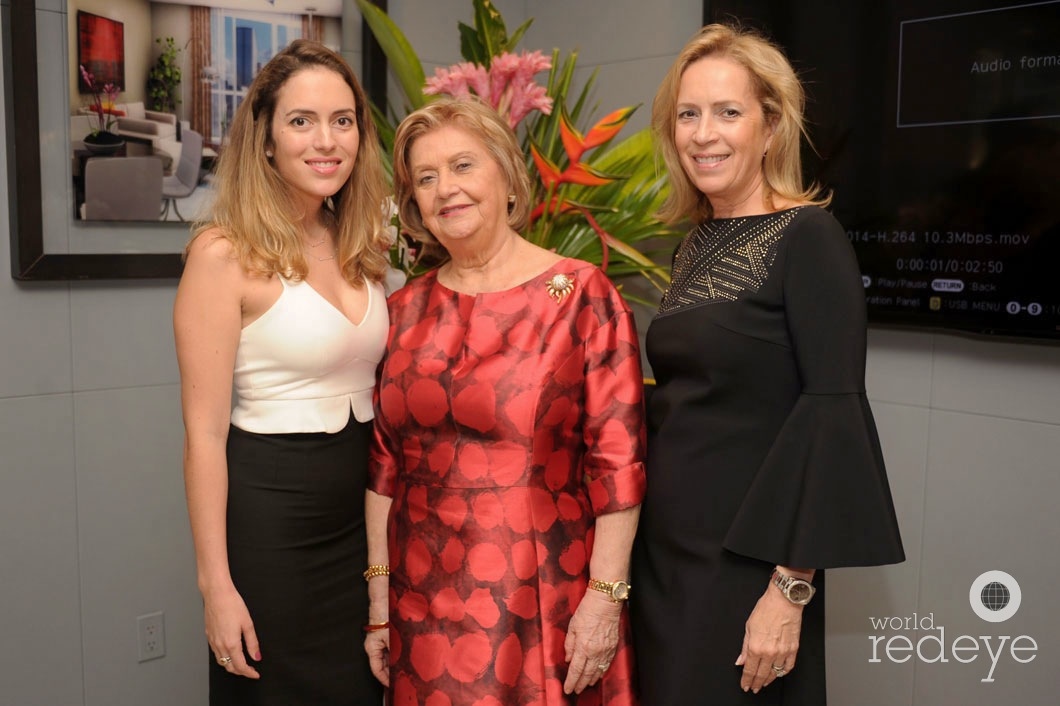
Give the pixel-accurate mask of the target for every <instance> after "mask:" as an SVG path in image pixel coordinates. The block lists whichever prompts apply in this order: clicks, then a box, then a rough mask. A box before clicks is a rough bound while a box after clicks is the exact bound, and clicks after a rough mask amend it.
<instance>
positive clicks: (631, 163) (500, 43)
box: [356, 0, 681, 304]
mask: <svg viewBox="0 0 1060 706" xmlns="http://www.w3.org/2000/svg"><path fill="white" fill-rule="evenodd" d="M356 2H357V6H358V8H359V9H360V11H361V14H362V16H363V17H364V19H365V21H366V22H367V24H368V26H369V28H370V29H371V31H372V33H373V34H374V35H375V37H376V39H377V41H378V42H379V44H380V46H381V47H382V49H383V53H384V54H385V55H386V57H387V61H388V63H389V66H390V68H391V70H392V71H393V73H394V76H395V78H396V79H397V81H398V83H399V85H400V86H401V90H402V93H403V94H404V96H403V98H404V101H403V106H402V108H403V109H404V112H403V113H402V115H404V114H406V113H408V112H411V111H412V110H415V109H417V108H419V107H421V106H422V105H424V104H425V103H426V102H427V101H429V100H431V99H432V97H433V96H435V95H443V94H444V95H449V96H455V97H464V96H468V95H472V94H473V95H476V96H479V97H480V98H482V99H483V100H486V101H487V102H489V104H490V105H492V106H493V107H494V108H495V109H496V110H497V111H498V112H499V113H500V114H501V115H502V116H504V117H505V119H507V121H508V124H509V125H510V126H512V128H513V129H514V130H515V131H516V135H517V137H519V139H520V140H521V143H522V145H523V148H524V152H525V154H526V155H527V168H528V170H529V172H530V177H531V180H532V181H533V182H534V187H535V190H534V199H535V208H534V209H533V212H532V217H531V225H530V227H529V229H528V231H527V232H525V233H523V235H524V236H525V237H526V238H527V240H529V241H530V242H533V243H536V244H538V245H540V246H542V247H545V248H548V249H551V250H554V251H556V252H558V253H560V254H562V255H566V256H569V257H577V258H581V259H583V260H588V261H589V262H593V263H595V264H597V265H599V266H600V267H601V268H602V269H604V270H605V271H606V272H607V273H608V275H609V276H610V277H612V279H616V278H621V277H624V276H626V275H632V274H637V275H640V276H641V277H643V278H644V279H645V280H647V281H648V282H649V283H650V284H651V285H653V286H654V287H655V288H656V289H657V290H658V291H660V292H661V291H662V290H663V289H665V287H666V286H667V284H668V283H669V276H668V274H667V271H666V268H665V267H660V266H659V265H658V264H656V262H655V257H654V256H656V255H658V253H656V252H654V251H652V250H651V249H650V248H651V247H652V244H653V243H654V247H655V248H657V249H658V250H660V251H665V252H667V253H668V252H669V251H670V250H671V249H672V246H673V238H677V237H680V235H681V233H679V232H678V231H677V230H676V229H674V228H673V227H671V226H668V225H666V224H663V223H662V222H660V221H659V220H658V219H656V218H655V213H656V211H657V210H658V208H659V206H660V205H661V202H662V199H663V197H664V193H663V189H664V186H665V179H666V177H665V173H661V170H659V169H657V168H656V164H655V158H654V151H653V146H652V141H651V135H650V133H649V131H648V130H647V129H644V130H640V131H638V132H636V133H634V134H633V135H630V136H628V137H626V138H625V139H624V140H621V141H619V139H618V134H619V133H620V132H621V130H622V128H623V127H625V125H626V123H627V122H628V121H629V119H630V117H631V116H632V115H633V113H634V111H635V110H636V109H637V107H638V106H628V107H624V108H619V109H617V110H614V111H612V112H610V113H608V114H607V115H605V116H603V117H602V118H600V119H599V120H597V121H596V122H595V123H593V124H592V125H589V126H587V127H584V128H581V127H579V125H580V124H582V123H584V122H588V120H589V118H590V117H591V114H592V112H593V110H594V109H595V108H590V107H589V99H590V94H591V91H592V85H593V82H594V81H595V78H596V72H593V74H592V76H590V78H589V80H588V81H587V82H586V83H585V84H584V86H583V88H582V89H581V90H580V91H579V92H577V94H574V91H573V88H572V84H573V76H574V69H575V64H576V61H577V54H576V53H575V52H571V53H569V54H567V55H566V57H565V58H563V59H562V60H561V57H560V52H559V50H558V49H554V50H553V51H552V55H551V57H549V56H546V55H544V54H542V52H540V51H532V52H528V51H525V50H523V51H521V52H518V53H516V45H517V44H518V43H519V41H520V40H521V39H522V37H523V35H524V34H525V32H526V30H527V29H528V28H529V26H530V24H531V23H532V22H533V18H531V19H529V20H527V21H526V22H524V23H523V24H522V25H521V26H520V27H519V28H517V29H516V31H515V32H514V33H512V34H511V35H509V34H508V31H507V27H506V25H505V23H504V18H503V17H502V16H501V14H500V12H498V11H497V9H496V8H495V7H494V6H493V4H492V2H491V1H490V0H472V7H473V12H474V27H471V26H469V25H467V24H464V23H463V22H460V23H458V30H459V34H460V51H461V55H462V57H463V59H464V61H463V62H461V63H458V64H455V65H453V66H450V67H448V68H440V69H436V71H435V74H434V76H433V77H431V78H427V77H425V76H424V72H423V66H422V64H421V63H420V61H419V59H418V57H417V55H416V53H415V52H414V51H413V49H412V46H411V45H410V44H409V42H408V40H407V39H406V37H405V36H404V34H403V33H402V32H401V30H400V29H399V28H398V27H397V26H396V25H395V24H394V23H393V21H392V20H390V18H389V17H387V15H386V14H385V13H384V12H383V11H382V10H380V9H379V8H378V7H376V6H375V5H373V4H372V3H371V2H368V0H356ZM546 70H547V71H548V72H549V73H548V78H547V82H546V83H545V84H544V85H542V84H538V83H537V82H536V81H535V77H536V76H537V75H538V74H539V73H541V72H544V71H546ZM572 94H574V95H572ZM372 109H373V115H374V118H375V122H376V125H377V127H378V128H379V132H380V135H381V136H382V139H383V143H384V147H385V149H386V152H387V153H390V152H392V148H393V139H394V131H395V129H396V126H397V123H398V121H399V115H398V114H397V112H396V111H395V110H394V109H393V108H392V107H389V106H373V108H372ZM392 252H393V253H394V256H393V260H394V265H395V266H396V267H399V268H401V269H404V270H405V271H406V272H407V273H409V274H410V275H415V274H417V273H418V272H419V271H420V270H421V269H422V264H423V263H420V262H419V261H418V260H417V255H418V250H417V248H416V246H415V244H414V243H411V242H409V240H408V239H407V237H406V236H401V237H399V238H398V242H397V244H396V246H395V248H394V249H393V251H392ZM623 294H624V295H625V296H626V297H627V298H628V299H631V300H633V301H646V300H644V299H643V298H642V297H641V296H639V295H636V294H634V293H631V292H630V291H629V290H628V289H623ZM646 303H649V304H650V303H651V302H646Z"/></svg>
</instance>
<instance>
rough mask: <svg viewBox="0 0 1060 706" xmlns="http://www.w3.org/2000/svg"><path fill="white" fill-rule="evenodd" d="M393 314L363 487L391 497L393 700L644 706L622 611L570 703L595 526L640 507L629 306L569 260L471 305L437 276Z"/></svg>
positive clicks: (416, 285)
mask: <svg viewBox="0 0 1060 706" xmlns="http://www.w3.org/2000/svg"><path fill="white" fill-rule="evenodd" d="M389 305H390V317H391V319H390V320H391V327H390V336H389V343H388V353H387V357H386V359H385V360H384V362H383V366H382V369H381V381H380V386H379V392H378V398H377V414H376V422H375V439H374V443H373V452H372V455H373V458H372V460H373V464H372V469H373V470H372V478H371V481H370V487H371V488H372V489H373V490H374V491H376V492H378V493H381V494H383V495H387V496H391V497H393V499H394V503H393V505H392V509H391V514H390V521H389V524H388V535H389V536H388V544H389V549H390V564H391V575H390V621H391V629H390V664H391V675H390V683H391V693H390V699H391V702H392V703H394V704H400V705H401V706H405V705H406V704H407V705H412V704H416V705H419V704H425V705H426V706H463V705H467V706H521V705H530V704H534V705H542V706H559V705H561V704H577V705H578V706H589V705H596V704H606V705H608V706H625V705H632V704H636V703H637V699H636V695H635V690H634V689H635V685H634V683H633V674H634V665H633V652H632V649H631V647H630V641H629V624H628V616H627V613H626V611H625V610H624V611H623V615H622V624H621V638H620V642H619V649H618V653H617V655H616V657H615V659H614V661H613V662H612V664H611V668H610V669H609V670H608V671H607V673H606V674H605V675H604V677H603V679H601V681H600V682H599V683H598V684H597V685H596V686H594V687H591V688H589V689H586V690H585V691H584V692H583V693H582V694H580V695H573V694H572V695H570V696H567V695H564V694H563V681H564V679H565V678H566V674H567V664H566V662H565V661H564V646H563V643H564V640H565V638H566V631H567V625H568V623H569V621H570V618H571V616H572V614H573V612H574V609H575V608H576V607H577V605H578V603H579V601H580V600H581V598H582V596H583V595H584V594H585V591H586V585H587V582H588V579H589V576H588V570H589V568H588V567H589V557H590V555H591V553H592V547H593V532H594V526H595V523H594V518H595V517H596V516H597V515H600V514H604V513H608V512H614V511H617V510H621V509H625V508H630V507H633V506H636V505H638V504H639V503H640V502H641V499H642V497H643V495H644V487H645V477H644V466H643V464H642V462H641V456H642V449H643V402H642V395H643V378H642V375H641V366H640V353H639V350H638V345H637V336H636V331H635V328H634V323H633V317H632V314H631V313H630V311H629V309H628V307H627V306H626V304H625V302H624V301H623V300H622V298H621V296H620V295H619V294H618V292H617V291H616V290H615V288H614V286H613V285H612V284H611V282H610V281H609V280H608V279H607V277H606V276H605V275H604V274H603V273H602V272H600V270H598V269H597V268H595V267H594V266H592V265H590V264H588V263H585V262H581V261H579V260H571V259H566V260H563V261H561V262H559V263H557V264H556V265H554V266H553V267H551V268H549V269H548V270H547V271H546V272H544V273H542V274H541V275H538V276H537V277H535V278H533V279H531V280H530V281H528V282H526V283H524V284H522V285H519V286H517V287H515V288H513V289H509V290H505V291H501V292H490V293H484V294H479V295H475V296H472V295H467V294H461V293H458V292H455V291H453V290H450V289H448V288H446V287H445V286H443V285H441V284H439V283H438V281H437V278H436V276H435V274H434V273H430V274H427V275H425V276H423V277H420V278H418V279H416V280H414V281H413V282H412V283H411V284H409V285H408V286H407V287H405V288H404V289H402V290H400V291H398V292H396V293H395V294H394V295H393V296H392V297H391V298H390V302H389ZM599 578H602V579H605V580H614V579H617V578H620V577H611V576H608V577H599ZM634 590H636V588H635V587H634Z"/></svg>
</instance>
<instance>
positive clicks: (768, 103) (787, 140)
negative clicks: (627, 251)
mask: <svg viewBox="0 0 1060 706" xmlns="http://www.w3.org/2000/svg"><path fill="white" fill-rule="evenodd" d="M708 56H713V57H722V58H725V59H729V60H731V61H734V62H735V63H737V64H739V65H740V66H742V67H744V68H745V69H747V71H748V73H749V74H750V75H751V86H752V88H753V89H754V92H755V95H756V96H757V98H758V100H759V102H760V103H761V105H762V114H763V115H764V117H765V119H766V123H767V124H768V125H770V126H771V127H772V128H773V130H774V132H773V140H772V143H771V146H770V149H769V152H768V153H767V154H766V155H765V157H764V158H763V160H762V175H763V178H764V182H765V187H766V199H767V200H769V201H771V200H772V197H773V195H777V196H780V197H781V198H783V199H786V200H791V201H795V202H798V203H803V204H815V205H818V206H825V205H827V204H828V203H829V201H831V196H829V195H825V196H822V195H821V188H820V186H818V185H816V184H811V185H810V186H809V187H807V186H804V185H803V181H802V159H801V157H800V154H799V141H800V138H802V137H805V138H806V140H807V142H809V139H810V138H809V135H807V134H806V127H805V121H804V118H803V110H804V107H805V104H806V96H805V93H804V91H803V88H802V84H801V83H800V82H799V78H798V76H796V75H795V70H794V69H793V68H792V67H791V64H790V63H789V62H788V60H787V58H785V56H784V53H783V52H782V51H781V50H780V49H779V48H778V47H777V46H776V45H775V44H773V43H772V42H770V41H769V40H768V39H766V38H764V37H763V36H761V35H760V34H758V33H756V32H754V31H752V30H748V29H743V28H740V27H732V26H729V25H723V24H711V25H707V26H706V27H703V28H702V29H701V30H699V32H697V33H696V34H695V36H693V37H692V39H690V40H689V42H688V43H687V44H686V45H685V46H684V48H683V49H682V50H681V53H680V54H678V56H677V59H676V60H675V61H674V63H673V65H672V66H671V67H670V70H669V71H668V72H667V74H666V77H665V78H663V81H662V84H661V85H660V86H659V90H658V92H656V94H655V101H654V102H653V103H652V112H651V124H652V130H653V132H654V134H655V140H656V144H657V145H658V147H659V151H660V152H661V153H662V157H663V161H664V162H665V163H666V169H667V172H668V173H669V175H670V192H669V194H668V195H667V198H666V201H665V202H664V203H663V205H662V207H661V208H660V209H659V213H658V216H659V218H660V219H662V220H664V221H666V222H668V223H675V222H677V221H681V220H683V219H685V218H689V219H691V220H692V221H693V222H695V223H700V222H702V221H708V220H710V219H711V218H713V217H714V209H713V207H712V206H711V205H710V200H709V199H708V198H707V196H706V195H705V194H703V193H702V192H701V191H699V189H697V188H696V186H695V184H694V183H693V182H692V180H691V179H689V178H688V175H687V174H686V173H685V170H684V168H683V167H682V166H681V160H680V157H679V156H678V154H677V146H676V145H675V144H674V128H675V126H676V123H677V98H678V93H679V92H680V90H681V77H682V76H683V75H684V73H685V70H686V69H687V68H688V67H689V66H691V65H692V64H694V63H695V62H697V61H699V60H700V59H703V58H706V57H708Z"/></svg>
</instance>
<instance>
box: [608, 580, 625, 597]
mask: <svg viewBox="0 0 1060 706" xmlns="http://www.w3.org/2000/svg"><path fill="white" fill-rule="evenodd" d="M611 596H612V597H613V598H614V599H615V600H616V601H624V600H626V599H627V598H629V584H628V583H626V582H625V581H619V582H618V583H616V584H615V586H614V588H612V589H611Z"/></svg>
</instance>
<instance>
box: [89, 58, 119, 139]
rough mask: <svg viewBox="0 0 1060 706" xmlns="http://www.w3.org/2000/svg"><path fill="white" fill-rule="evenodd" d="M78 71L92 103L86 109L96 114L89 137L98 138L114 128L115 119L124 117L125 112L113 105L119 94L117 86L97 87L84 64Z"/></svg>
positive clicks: (105, 85) (94, 78)
mask: <svg viewBox="0 0 1060 706" xmlns="http://www.w3.org/2000/svg"><path fill="white" fill-rule="evenodd" d="M80 69H81V78H82V79H83V80H84V82H85V85H87V86H88V90H89V91H91V92H92V103H91V105H89V106H88V109H89V110H90V111H92V112H93V113H95V114H96V118H95V122H96V125H95V126H94V127H93V128H92V131H91V132H90V133H89V135H90V136H91V137H94V138H99V137H100V136H101V135H103V134H104V133H110V129H111V128H112V127H113V126H114V123H115V118H116V117H117V116H122V115H125V112H124V111H122V110H118V108H117V107H116V105H115V101H116V99H117V98H118V92H119V91H118V87H117V86H115V85H114V84H113V83H105V84H103V85H102V86H97V85H96V77H95V76H93V75H92V73H91V72H89V70H88V69H86V68H85V66H84V64H81V65H80ZM104 98H105V99H106V100H104Z"/></svg>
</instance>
